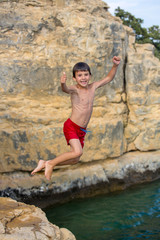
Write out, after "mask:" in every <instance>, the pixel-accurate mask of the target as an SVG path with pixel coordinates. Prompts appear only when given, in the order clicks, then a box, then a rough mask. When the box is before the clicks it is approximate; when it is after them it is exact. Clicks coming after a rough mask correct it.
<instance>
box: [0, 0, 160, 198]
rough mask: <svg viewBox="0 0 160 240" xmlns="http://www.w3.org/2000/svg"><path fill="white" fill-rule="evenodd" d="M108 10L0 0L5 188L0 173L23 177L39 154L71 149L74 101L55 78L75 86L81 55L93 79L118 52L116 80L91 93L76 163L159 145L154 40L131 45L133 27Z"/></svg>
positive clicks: (0, 135) (68, 1)
mask: <svg viewBox="0 0 160 240" xmlns="http://www.w3.org/2000/svg"><path fill="white" fill-rule="evenodd" d="M108 8H109V6H108V5H107V4H105V3H104V2H103V1H100V0H91V1H90V4H88V1H86V0H79V1H77V0H60V1H57V0H52V1H50V0H46V1H42V0H37V1H32V0H31V1H29V0H27V1H23V0H19V1H1V2H0V13H1V14H0V31H1V34H0V56H1V57H0V94H1V101H0V173H1V174H0V179H1V180H0V184H1V186H0V189H1V190H2V194H3V192H5V190H6V189H7V186H6V184H5V182H4V176H8V178H9V179H10V180H11V181H12V178H14V177H15V176H21V175H24V176H26V175H27V176H28V173H29V172H30V171H31V170H32V169H33V168H34V167H35V166H36V164H37V162H38V160H39V159H42V158H43V159H45V160H48V159H51V158H54V157H55V156H57V155H58V154H60V153H62V152H63V151H66V150H67V149H68V147H67V145H66V142H65V139H64V137H63V131H62V128H63V122H64V121H65V119H67V118H68V117H69V116H70V113H71V105H70V99H69V97H68V96H67V95H65V93H62V92H61V89H60V76H61V73H62V72H63V71H65V72H66V74H67V77H68V84H72V83H73V81H72V67H73V65H74V64H75V63H76V62H79V61H85V62H87V63H88V64H89V65H90V66H91V71H92V81H96V80H99V79H101V78H103V77H104V76H105V75H106V74H107V72H108V71H109V70H110V68H111V66H112V62H111V59H112V57H113V56H114V55H118V56H120V57H121V64H120V66H119V68H118V72H117V75H116V77H115V79H114V80H113V81H112V82H111V83H109V84H107V85H106V86H105V87H103V88H100V89H99V90H98V91H97V93H96V96H95V101H94V111H93V115H92V118H91V121H90V123H89V126H88V127H89V130H90V131H91V133H88V134H87V136H86V141H85V148H84V154H83V156H82V158H81V163H80V165H81V164H82V165H83V164H84V166H87V167H89V166H90V164H94V163H95V164H97V163H98V164H100V165H102V163H103V161H108V162H110V163H111V162H112V161H113V162H114V161H116V159H117V158H119V157H121V156H122V157H123V155H124V154H125V153H128V152H130V151H134V152H136V154H140V153H141V152H146V153H147V152H148V151H153V152H156V151H158V150H159V149H160V141H159V140H160V117H159V116H160V114H159V112H160V104H159V102H160V94H159V87H160V62H159V60H158V59H157V58H155V57H154V54H153V53H154V48H153V46H152V45H149V44H145V45H138V44H135V36H134V33H133V30H132V29H131V28H128V27H126V26H124V25H123V24H122V22H121V20H120V19H119V18H116V17H113V16H112V15H111V14H110V13H109V12H108ZM111 159H112V161H109V160H111ZM156 161H157V166H159V165H158V163H159V160H158V158H157V160H156ZM76 167H77V168H78V169H79V165H77V166H76ZM65 169H66V172H67V171H68V167H67V168H65ZM71 169H72V168H71ZM158 169H159V168H157V171H158ZM56 171H57V173H59V174H60V172H61V169H60V170H56ZM63 171H65V170H64V169H63ZM94 172H95V174H96V169H94ZM153 173H154V172H153ZM59 176H61V174H60V175H59ZM43 178H44V177H43ZM156 178H157V176H156ZM20 179H21V177H20ZM57 179H58V177H57ZM27 181H28V177H27ZM52 181H53V179H52ZM54 181H55V180H54ZM57 181H58V180H57ZM31 182H32V184H33V187H34V182H33V180H31ZM77 182H78V181H77ZM57 184H58V182H57ZM77 184H78V183H77ZM90 184H91V185H92V181H91V183H90ZM24 185H25V184H24ZM9 186H10V184H8V187H9ZM17 186H18V185H17ZM25 186H26V185H25ZM68 186H69V185H68ZM77 186H78V185H77ZM22 188H23V186H22ZM26 188H27V186H26ZM27 189H28V188H27ZM67 189H68V187H67Z"/></svg>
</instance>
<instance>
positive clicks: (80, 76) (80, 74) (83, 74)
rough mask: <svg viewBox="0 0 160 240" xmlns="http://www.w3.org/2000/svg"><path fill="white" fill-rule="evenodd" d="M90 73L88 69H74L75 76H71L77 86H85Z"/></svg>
mask: <svg viewBox="0 0 160 240" xmlns="http://www.w3.org/2000/svg"><path fill="white" fill-rule="evenodd" d="M90 78H91V75H90V73H89V71H76V73H75V78H73V79H74V80H75V81H76V82H77V84H78V86H79V87H81V88H86V87H87V86H88V83H89V80H90Z"/></svg>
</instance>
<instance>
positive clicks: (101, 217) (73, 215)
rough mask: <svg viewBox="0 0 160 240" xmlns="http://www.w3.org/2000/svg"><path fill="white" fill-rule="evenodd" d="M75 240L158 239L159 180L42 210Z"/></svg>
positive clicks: (159, 210)
mask: <svg viewBox="0 0 160 240" xmlns="http://www.w3.org/2000/svg"><path fill="white" fill-rule="evenodd" d="M45 212H46V215H47V217H48V219H49V221H50V222H52V223H54V224H56V225H57V226H59V227H64V228H67V229H69V230H70V231H71V232H72V233H73V234H74V235H75V237H76V239H77V240H132V239H133V240H135V239H149V240H160V181H157V182H154V183H149V184H145V185H141V186H136V187H134V188H130V189H128V190H125V191H123V192H118V193H114V194H109V195H103V196H97V197H93V198H87V199H81V200H74V201H71V202H68V203H65V204H62V205H58V206H55V207H52V208H49V209H46V210H45Z"/></svg>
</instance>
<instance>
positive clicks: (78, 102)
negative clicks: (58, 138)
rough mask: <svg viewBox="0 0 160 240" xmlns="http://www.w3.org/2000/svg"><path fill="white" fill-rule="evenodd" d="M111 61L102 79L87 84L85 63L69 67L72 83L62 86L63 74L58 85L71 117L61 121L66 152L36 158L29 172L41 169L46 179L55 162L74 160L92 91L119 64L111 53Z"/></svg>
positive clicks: (78, 153)
mask: <svg viewBox="0 0 160 240" xmlns="http://www.w3.org/2000/svg"><path fill="white" fill-rule="evenodd" d="M112 61H113V66H112V69H111V70H110V72H109V73H108V75H107V76H106V77H105V78H104V79H102V80H100V81H97V82H93V83H90V84H89V81H90V79H91V71H90V67H89V66H88V65H87V64H86V63H83V62H79V63H77V64H76V65H75V66H74V68H73V80H74V81H75V82H76V85H73V86H69V87H68V86H67V85H66V80H67V77H66V74H65V73H63V75H62V77H61V88H62V91H63V92H65V93H67V94H70V96H71V103H72V113H71V117H70V118H69V119H68V120H67V121H66V122H65V123H64V128H63V131H64V135H65V137H66V141H67V144H68V145H70V151H69V152H66V153H63V154H61V155H59V156H58V157H56V158H55V159H52V160H48V161H44V160H40V161H39V163H38V165H37V167H36V168H35V169H34V170H33V171H32V173H31V174H32V175H34V174H35V173H36V172H39V171H41V170H42V169H43V168H45V177H46V179H48V180H50V179H51V175H52V171H53V169H54V167H55V166H56V165H70V164H76V163H78V161H79V159H80V157H81V155H82V153H83V146H84V137H85V134H86V132H87V130H86V128H87V125H88V123H89V120H90V118H91V114H92V110H93V100H94V95H95V90H96V89H97V88H99V87H102V86H104V85H105V84H107V83H109V82H110V81H112V80H113V78H114V76H115V74H116V72H117V68H118V65H119V64H120V58H119V57H116V56H115V57H113V59H112Z"/></svg>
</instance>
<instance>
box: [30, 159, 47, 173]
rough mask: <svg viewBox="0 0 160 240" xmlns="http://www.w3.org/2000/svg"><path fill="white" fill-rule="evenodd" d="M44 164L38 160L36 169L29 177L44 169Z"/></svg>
mask: <svg viewBox="0 0 160 240" xmlns="http://www.w3.org/2000/svg"><path fill="white" fill-rule="evenodd" d="M45 162H46V161H44V160H39V162H38V165H37V167H36V168H35V169H34V170H33V171H32V172H31V175H34V174H35V173H37V172H39V171H41V170H42V169H43V168H45Z"/></svg>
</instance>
